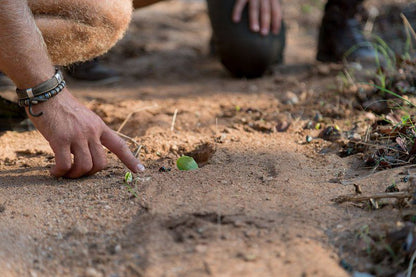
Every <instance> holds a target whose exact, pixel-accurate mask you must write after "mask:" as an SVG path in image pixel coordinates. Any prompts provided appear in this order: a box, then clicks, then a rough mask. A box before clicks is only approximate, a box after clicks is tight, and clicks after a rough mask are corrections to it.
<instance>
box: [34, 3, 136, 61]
mask: <svg viewBox="0 0 416 277" xmlns="http://www.w3.org/2000/svg"><path fill="white" fill-rule="evenodd" d="M28 2H29V6H30V8H31V10H32V13H33V14H34V16H35V20H36V24H37V26H38V27H39V29H40V31H41V32H42V35H43V38H44V40H45V43H46V46H47V48H48V52H49V55H50V57H51V59H52V61H53V63H54V64H57V65H68V64H71V63H74V62H79V61H86V60H89V59H91V58H93V57H96V56H99V55H101V54H104V53H105V52H107V51H108V50H109V49H110V48H111V47H113V46H114V44H115V43H116V42H117V41H118V40H119V39H120V38H121V37H122V36H123V34H124V32H125V31H126V29H127V27H128V24H129V22H130V19H131V13H132V0H29V1H28Z"/></svg>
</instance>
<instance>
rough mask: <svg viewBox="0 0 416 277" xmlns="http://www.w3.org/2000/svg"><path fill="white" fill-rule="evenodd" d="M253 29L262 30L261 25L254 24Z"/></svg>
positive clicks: (255, 30)
mask: <svg viewBox="0 0 416 277" xmlns="http://www.w3.org/2000/svg"><path fill="white" fill-rule="evenodd" d="M253 31H254V32H258V31H260V26H259V25H257V24H256V25H253Z"/></svg>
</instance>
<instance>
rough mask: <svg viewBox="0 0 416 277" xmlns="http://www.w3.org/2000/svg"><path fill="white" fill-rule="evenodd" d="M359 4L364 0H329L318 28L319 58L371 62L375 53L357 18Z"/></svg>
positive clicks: (322, 59)
mask: <svg viewBox="0 0 416 277" xmlns="http://www.w3.org/2000/svg"><path fill="white" fill-rule="evenodd" d="M362 3H363V0H328V2H327V4H326V6H325V13H324V16H323V18H322V24H321V27H320V30H319V42H318V53H317V59H318V60H319V61H323V62H338V61H341V60H342V59H343V58H346V59H347V60H350V61H361V62H370V63H371V62H374V60H375V56H376V53H375V51H374V49H373V48H372V47H371V45H370V44H369V42H368V41H367V40H366V39H365V37H364V35H363V34H362V31H361V27H360V24H359V22H358V20H357V19H356V15H357V13H358V11H359V8H360V6H361V5H362ZM354 49H355V50H354Z"/></svg>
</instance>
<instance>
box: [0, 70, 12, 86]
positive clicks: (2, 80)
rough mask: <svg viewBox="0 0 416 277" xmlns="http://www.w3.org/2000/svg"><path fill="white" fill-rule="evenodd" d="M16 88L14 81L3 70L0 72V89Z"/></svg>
mask: <svg viewBox="0 0 416 277" xmlns="http://www.w3.org/2000/svg"><path fill="white" fill-rule="evenodd" d="M11 88H14V84H13V82H12V81H11V80H10V79H9V77H7V76H6V75H5V74H4V73H3V72H0V89H11Z"/></svg>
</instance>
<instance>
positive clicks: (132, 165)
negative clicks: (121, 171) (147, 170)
mask: <svg viewBox="0 0 416 277" xmlns="http://www.w3.org/2000/svg"><path fill="white" fill-rule="evenodd" d="M101 143H102V144H103V145H104V146H105V147H107V148H108V150H110V151H111V152H113V153H114V154H115V155H116V156H117V157H118V158H119V159H120V160H121V161H122V162H123V163H124V164H125V165H126V166H127V167H128V168H129V169H130V170H131V171H133V172H135V173H137V172H139V171H143V170H144V166H143V165H142V164H141V163H140V161H139V160H138V159H136V158H135V157H134V155H133V153H131V151H130V149H129V148H128V147H127V145H126V143H125V142H124V140H123V139H122V138H120V137H119V136H118V135H117V134H116V133H115V132H114V131H113V130H111V129H110V128H108V127H107V129H106V130H104V132H103V133H102V135H101Z"/></svg>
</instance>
